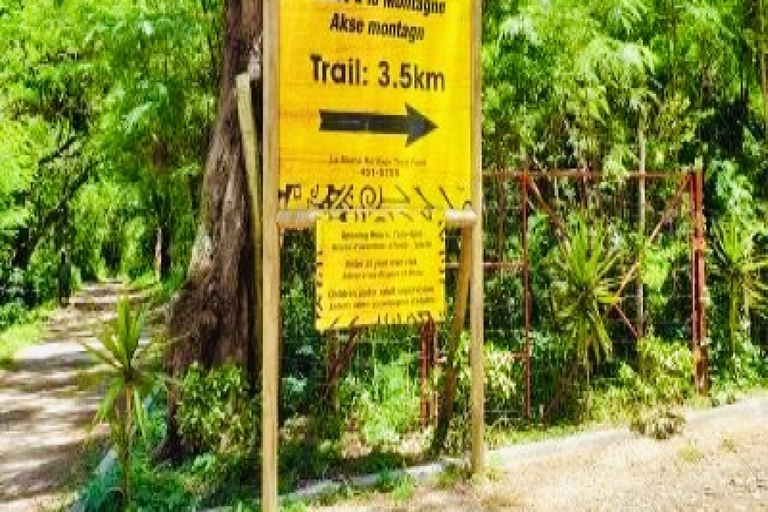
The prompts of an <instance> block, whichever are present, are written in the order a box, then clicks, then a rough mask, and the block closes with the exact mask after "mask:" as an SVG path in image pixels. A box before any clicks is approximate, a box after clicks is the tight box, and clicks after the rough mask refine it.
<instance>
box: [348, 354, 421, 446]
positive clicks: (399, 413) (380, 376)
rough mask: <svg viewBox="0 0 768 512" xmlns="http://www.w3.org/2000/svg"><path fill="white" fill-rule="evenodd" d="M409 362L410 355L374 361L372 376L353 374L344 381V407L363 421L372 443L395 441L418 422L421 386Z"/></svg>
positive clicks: (367, 436) (380, 444)
mask: <svg viewBox="0 0 768 512" xmlns="http://www.w3.org/2000/svg"><path fill="white" fill-rule="evenodd" d="M409 363H410V358H409V357H407V355H406V356H403V357H402V358H401V359H399V360H396V361H394V362H392V363H389V364H378V363H376V362H374V367H373V371H372V372H371V375H370V377H368V378H366V377H362V376H361V377H356V376H354V375H350V376H348V377H347V378H346V379H344V381H343V382H342V383H341V386H340V388H339V401H340V403H341V404H342V406H341V410H343V411H346V412H345V414H349V415H350V416H351V417H352V418H354V421H355V422H357V423H359V428H360V432H361V433H362V435H363V439H364V440H365V442H366V443H367V444H368V445H370V446H374V447H376V446H387V445H393V444H395V443H397V442H398V441H399V440H400V439H401V435H403V434H405V433H407V432H410V431H412V430H413V429H414V427H416V426H417V425H418V421H419V404H420V401H419V400H420V399H419V397H420V394H419V386H418V384H417V383H416V382H415V381H414V380H413V379H412V378H411V376H410V375H409V372H408V367H409Z"/></svg>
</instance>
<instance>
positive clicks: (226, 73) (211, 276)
mask: <svg viewBox="0 0 768 512" xmlns="http://www.w3.org/2000/svg"><path fill="white" fill-rule="evenodd" d="M224 9H225V13H224V26H223V34H224V35H223V37H222V60H221V62H222V70H221V75H220V77H221V78H220V84H219V99H218V104H217V112H216V120H215V123H214V129H213V132H212V136H211V141H210V146H209V149H208V157H207V161H206V166H205V177H204V182H203V191H202V202H201V213H200V221H199V225H198V232H197V237H196V239H195V245H194V247H193V250H192V258H191V261H190V265H189V269H188V275H187V282H186V283H185V285H184V286H183V288H182V290H181V291H180V293H179V295H178V296H177V297H176V299H175V300H174V301H173V303H172V304H171V307H170V311H169V315H168V327H169V334H170V336H171V338H172V339H173V340H174V341H173V342H172V343H171V345H170V347H169V349H168V352H167V353H166V356H165V366H166V370H167V371H168V372H169V373H170V374H171V375H175V376H178V375H181V374H183V372H184V370H185V369H186V368H187V367H188V366H189V365H191V364H192V363H194V362H197V363H199V364H200V365H201V367H202V368H204V369H210V368H212V367H216V366H219V365H222V364H225V363H235V364H238V365H240V366H242V367H244V368H246V370H247V372H248V376H249V380H250V381H251V383H252V384H256V383H257V382H258V379H257V369H258V367H259V364H258V363H259V361H258V359H259V353H258V351H259V348H258V347H256V346H255V341H254V340H255V336H254V332H253V325H254V314H255V312H254V306H253V303H254V301H253V297H254V293H255V290H254V286H255V284H256V283H255V280H254V270H253V268H254V267H253V265H254V255H253V237H252V230H251V227H250V220H249V208H250V205H249V203H248V189H247V181H246V171H245V162H244V159H243V150H242V144H241V137H240V129H239V123H238V114H237V95H236V91H235V77H236V76H237V75H238V74H240V73H245V72H247V73H248V74H249V76H250V77H251V80H252V81H253V82H254V86H253V90H254V91H255V93H254V96H255V98H254V99H255V101H254V104H255V105H256V111H257V112H259V113H260V105H261V104H262V102H261V49H260V44H261V32H262V4H261V2H259V1H255V0H227V1H226V4H225V7H224ZM257 115H258V114H257ZM256 126H257V127H260V126H261V123H260V120H259V119H257V120H256ZM177 398H178V390H176V389H171V390H170V391H169V396H168V408H169V414H168V435H167V439H166V442H165V445H164V446H163V447H162V449H161V451H160V453H158V456H159V457H160V458H162V459H168V458H178V457H179V456H181V455H183V454H184V453H185V452H186V447H185V446H184V445H183V443H182V441H181V439H180V437H179V435H178V431H177V428H176V426H177V423H176V418H175V413H176V405H177V404H176V401H177Z"/></svg>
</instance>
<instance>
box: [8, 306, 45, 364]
mask: <svg viewBox="0 0 768 512" xmlns="http://www.w3.org/2000/svg"><path fill="white" fill-rule="evenodd" d="M8 306H17V307H18V309H16V310H15V311H14V310H11V309H10V308H9V307H8ZM49 313H50V308H48V307H39V308H37V309H36V310H33V311H31V312H28V311H26V310H24V309H23V308H22V307H21V306H20V305H17V304H7V305H5V306H3V307H0V368H9V367H12V366H13V358H14V354H15V353H16V352H18V351H19V350H20V349H22V348H24V347H26V346H29V345H34V344H36V343H38V342H39V341H40V339H41V337H42V335H43V322H44V321H45V320H46V319H47V317H48V314H49ZM5 315H7V316H5ZM4 322H5V323H4ZM12 324H14V325H12ZM8 326H10V327H8Z"/></svg>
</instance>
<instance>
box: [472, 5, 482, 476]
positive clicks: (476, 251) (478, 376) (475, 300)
mask: <svg viewBox="0 0 768 512" xmlns="http://www.w3.org/2000/svg"><path fill="white" fill-rule="evenodd" d="M482 15H483V3H482V2H481V1H480V0H474V1H473V2H472V78H473V79H472V138H473V140H472V162H471V165H472V174H471V181H472V193H471V199H472V208H473V209H474V211H475V216H476V218H475V222H474V224H473V226H472V228H471V230H472V275H471V284H470V298H471V305H470V316H469V319H470V327H471V329H472V340H471V342H472V344H471V348H470V356H469V359H470V367H471V372H472V378H471V390H470V396H471V417H472V424H471V432H472V435H471V437H472V455H471V465H472V473H473V474H475V475H483V474H484V473H485V389H484V386H485V377H484V346H483V339H484V333H483V313H484V311H483V307H484V283H483V155H482V143H483V136H482V83H483V77H482V65H481V62H480V50H481V44H480V34H481V33H482Z"/></svg>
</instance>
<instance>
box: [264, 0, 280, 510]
mask: <svg viewBox="0 0 768 512" xmlns="http://www.w3.org/2000/svg"><path fill="white" fill-rule="evenodd" d="M264 21H265V23H264V53H263V55H264V97H265V98H264V116H263V122H264V125H263V137H264V189H263V194H264V197H263V200H262V202H263V206H264V219H265V222H264V229H263V237H264V266H263V269H262V286H263V299H264V320H263V322H262V329H263V334H262V336H263V346H262V362H261V365H262V366H261V377H262V385H261V393H262V411H261V415H262V421H261V426H262V431H261V472H262V474H261V485H262V487H261V510H262V511H263V512H277V511H278V501H277V484H278V464H277V449H278V430H277V425H278V417H277V416H278V392H279V385H278V381H279V378H280V358H279V344H280V338H279V336H280V329H279V326H280V236H279V230H278V227H277V222H276V219H277V211H278V204H277V202H278V189H279V184H278V141H279V140H278V136H279V133H278V117H279V116H278V112H279V89H278V70H279V69H278V68H279V66H278V63H279V62H280V61H279V54H278V52H279V51H280V45H279V40H280V37H279V27H280V2H272V1H265V2H264Z"/></svg>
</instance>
